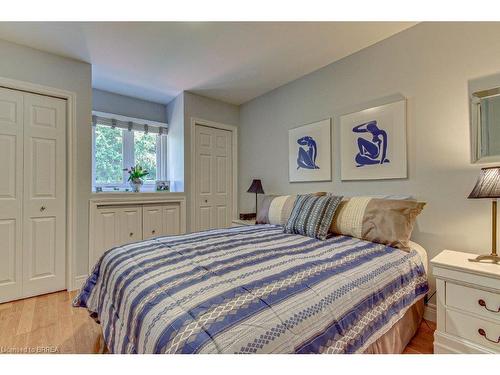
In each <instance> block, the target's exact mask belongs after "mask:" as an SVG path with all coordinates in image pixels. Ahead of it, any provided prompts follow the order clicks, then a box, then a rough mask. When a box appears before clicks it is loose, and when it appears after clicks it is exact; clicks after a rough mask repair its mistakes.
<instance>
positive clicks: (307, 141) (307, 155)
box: [297, 135, 319, 169]
mask: <svg viewBox="0 0 500 375" xmlns="http://www.w3.org/2000/svg"><path fill="white" fill-rule="evenodd" d="M297 143H298V144H299V145H300V147H299V153H298V155H297V169H300V168H305V169H319V167H318V165H316V157H317V156H318V146H317V145H316V141H315V140H314V139H313V137H310V136H308V135H306V136H305V137H302V138H300V139H298V140H297Z"/></svg>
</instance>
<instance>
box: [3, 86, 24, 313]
mask: <svg viewBox="0 0 500 375" xmlns="http://www.w3.org/2000/svg"><path fill="white" fill-rule="evenodd" d="M22 172H23V94H22V93H20V92H18V91H14V90H7V89H4V88H0V176H1V178H0V303H1V302H5V301H10V300H13V299H17V298H21V297H22V203H23V201H22V200H23V183H22V178H23V173H22Z"/></svg>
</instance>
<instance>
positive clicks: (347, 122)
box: [340, 99, 408, 181]
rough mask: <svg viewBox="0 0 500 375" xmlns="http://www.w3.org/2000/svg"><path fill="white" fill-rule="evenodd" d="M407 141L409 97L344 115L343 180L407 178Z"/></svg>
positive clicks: (342, 144) (341, 132) (341, 134)
mask: <svg viewBox="0 0 500 375" xmlns="http://www.w3.org/2000/svg"><path fill="white" fill-rule="evenodd" d="M406 143H407V140H406V99H402V100H398V101H395V102H392V103H388V104H384V105H380V106H377V107H373V108H368V109H364V110H361V111H358V112H354V113H349V114H346V115H343V116H341V117H340V164H341V168H340V170H341V180H342V181H346V180H382V179H398V178H407V177H408V172H407V164H408V161H407V145H406Z"/></svg>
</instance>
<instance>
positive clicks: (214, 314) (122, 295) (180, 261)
mask: <svg viewBox="0 0 500 375" xmlns="http://www.w3.org/2000/svg"><path fill="white" fill-rule="evenodd" d="M427 291H428V284H427V277H426V272H425V268H424V265H423V262H422V259H421V257H420V255H419V254H418V253H417V252H416V251H415V250H411V251H410V252H405V251H402V250H399V249H394V248H390V247H387V246H384V245H380V244H375V243H371V242H367V241H363V240H360V239H356V238H352V237H347V236H336V237H332V238H329V239H327V240H326V241H319V240H316V239H312V238H309V237H304V236H300V235H293V234H285V233H283V231H282V228H281V227H279V226H273V225H257V226H244V227H236V228H229V229H222V230H211V231H205V232H198V233H193V234H187V235H181V236H170V237H160V238H155V239H150V240H146V241H141V242H138V243H134V244H128V245H124V246H120V247H117V248H114V249H111V250H109V251H107V252H106V253H105V254H104V255H103V256H102V257H101V259H100V260H99V261H98V263H97V264H96V265H95V267H94V269H93V272H92V274H91V275H90V276H89V278H88V279H87V281H86V282H85V284H84V287H83V288H82V290H81V292H80V294H79V295H78V296H77V298H76V299H75V301H74V306H77V307H85V308H87V309H88V310H89V313H90V314H91V316H93V317H94V318H95V319H96V320H97V321H99V322H100V324H101V325H102V330H103V337H104V341H105V343H106V346H107V347H108V349H109V351H110V352H113V353H362V352H364V351H366V350H367V349H368V348H369V347H370V345H371V344H373V343H375V342H376V341H377V340H378V339H380V338H381V337H382V336H383V335H384V334H385V333H386V332H388V331H389V330H390V329H391V327H393V326H394V324H395V323H396V322H398V321H399V320H400V319H401V318H403V317H404V316H405V314H406V313H407V311H408V310H409V309H410V308H411V307H412V306H413V305H414V304H415V303H416V302H417V301H419V300H421V299H422V297H423V296H424V295H425V294H426V293H427Z"/></svg>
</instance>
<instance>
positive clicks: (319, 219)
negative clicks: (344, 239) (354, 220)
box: [283, 195, 342, 240]
mask: <svg viewBox="0 0 500 375" xmlns="http://www.w3.org/2000/svg"><path fill="white" fill-rule="evenodd" d="M341 201H342V197H339V196H335V195H324V196H321V197H318V196H314V195H297V199H296V200H295V204H294V206H293V209H292V213H291V215H290V218H289V219H288V222H287V223H286V225H285V228H284V230H283V231H284V232H285V233H294V234H301V235H303V236H308V237H312V238H317V239H319V240H325V239H326V236H327V234H328V230H329V228H330V225H331V224H332V220H333V215H334V214H335V210H336V209H337V207H338V206H339V204H340V202H341Z"/></svg>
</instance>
